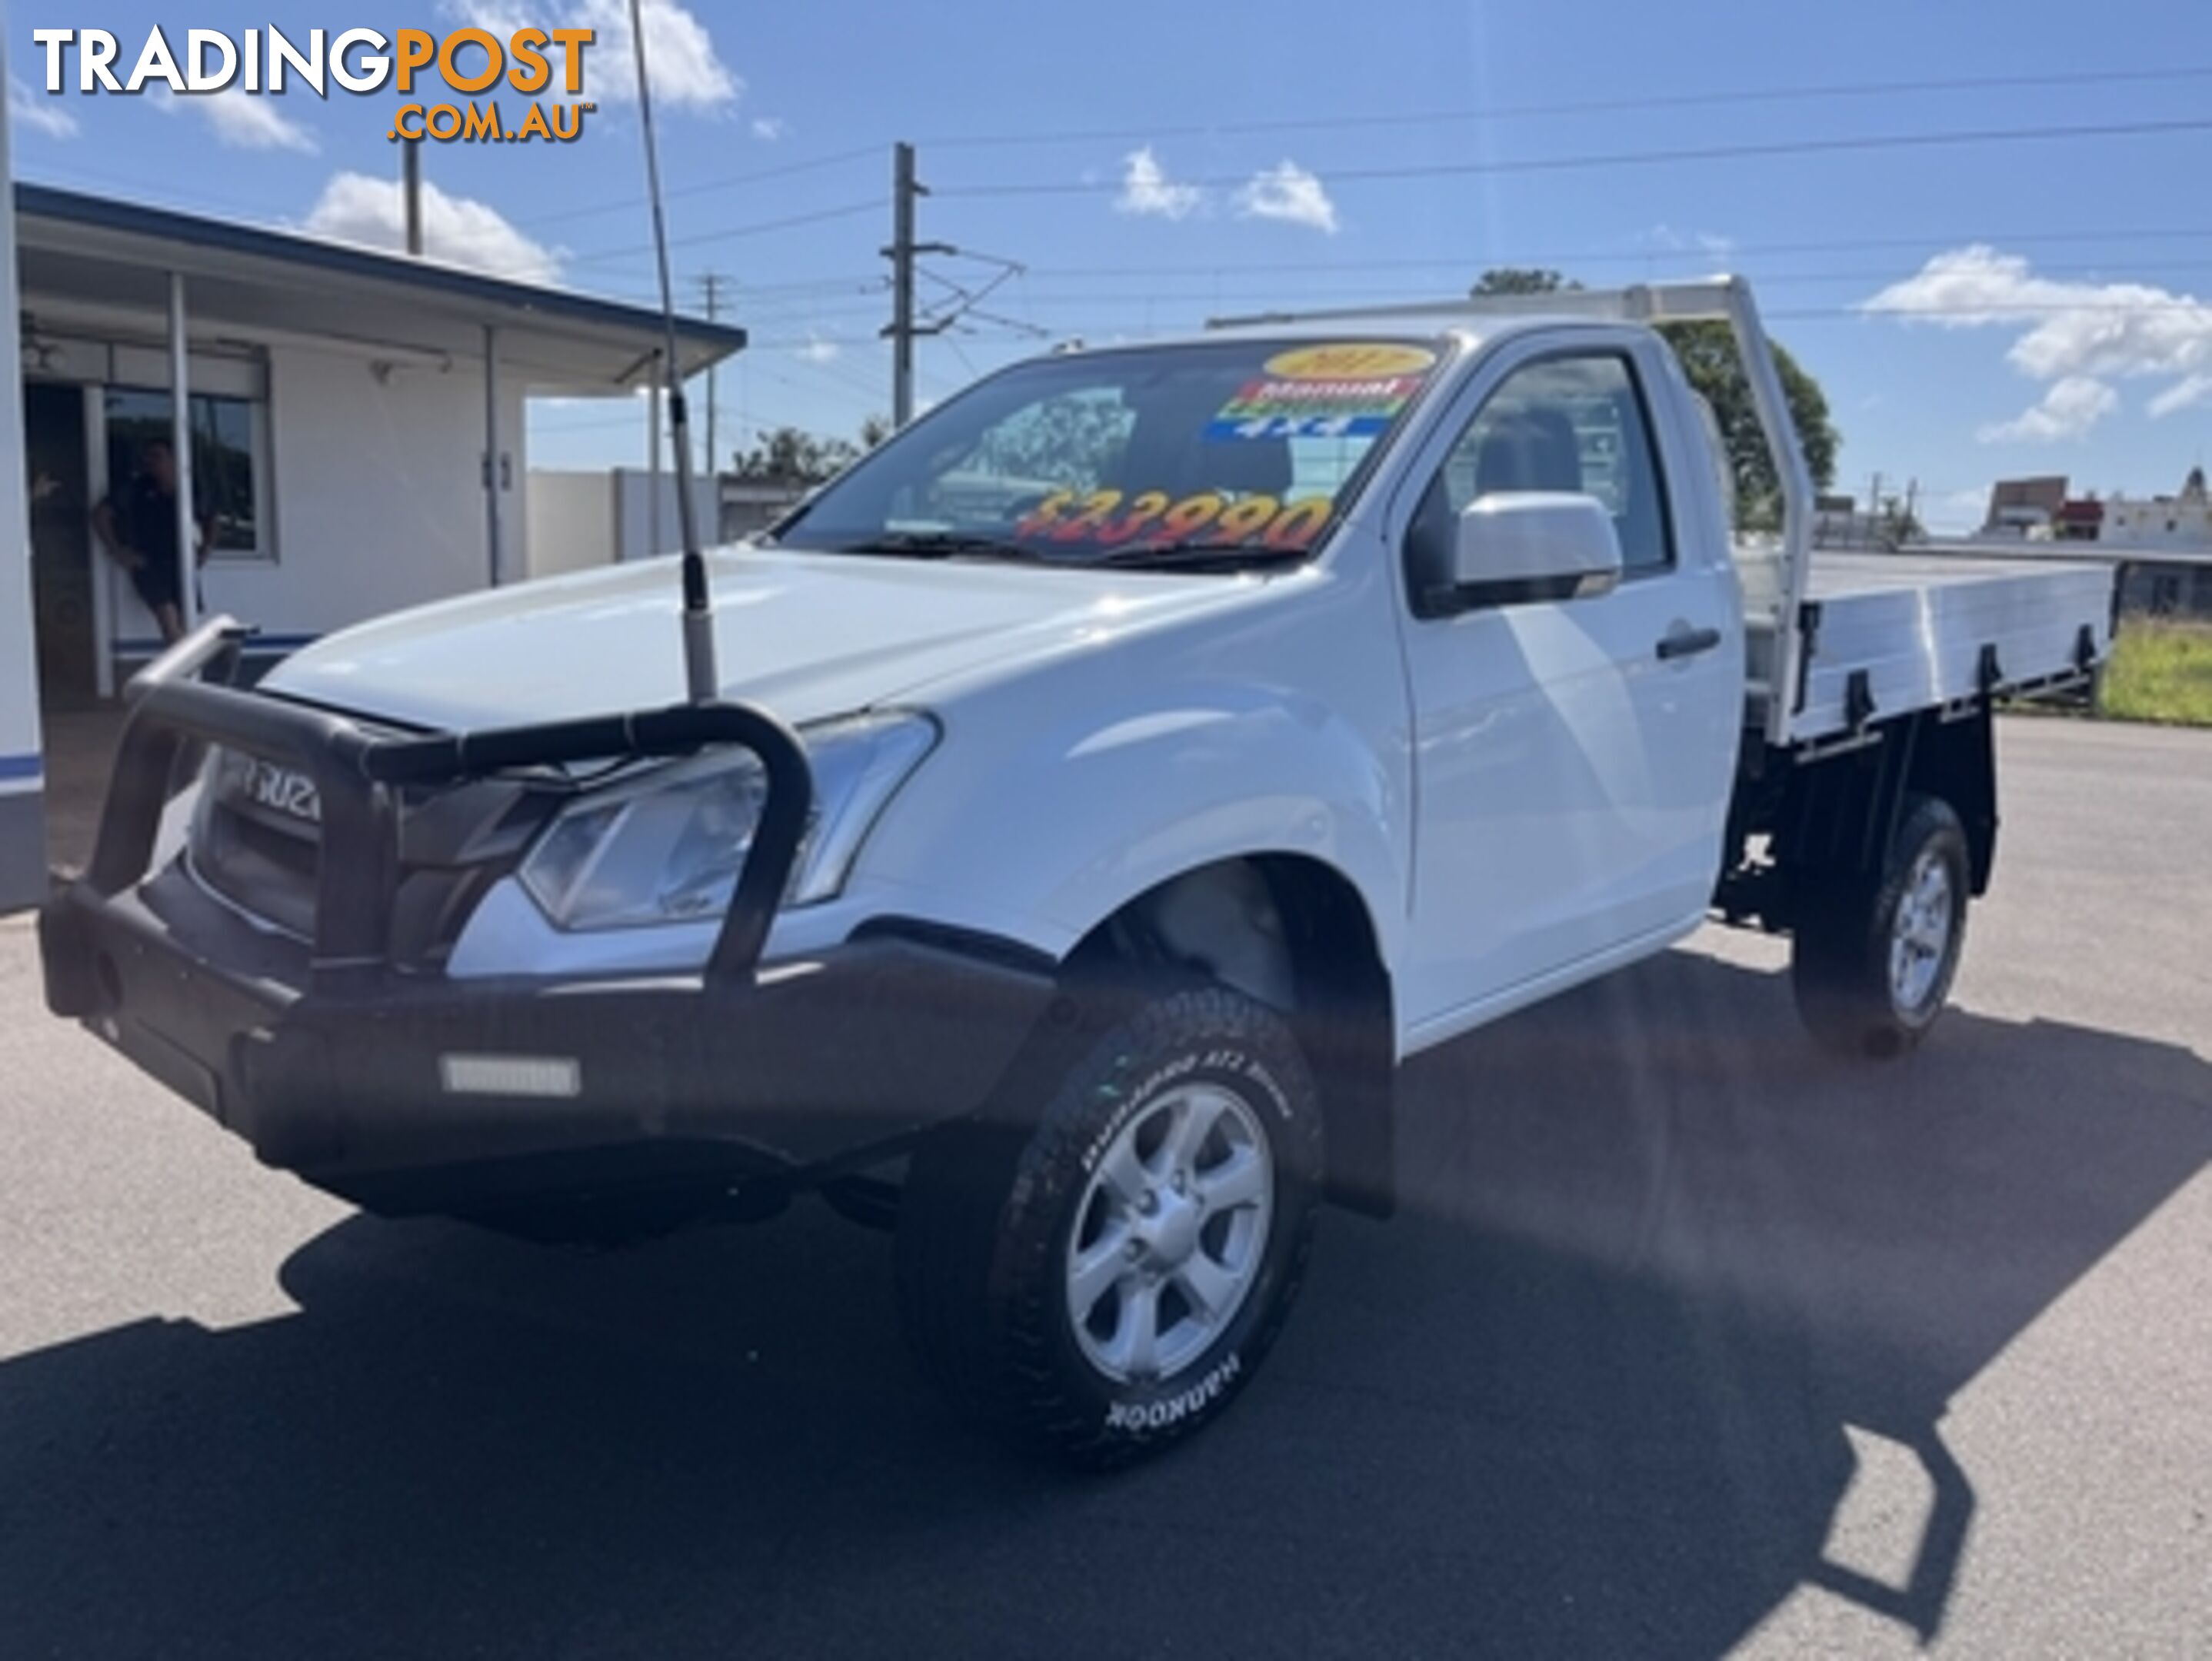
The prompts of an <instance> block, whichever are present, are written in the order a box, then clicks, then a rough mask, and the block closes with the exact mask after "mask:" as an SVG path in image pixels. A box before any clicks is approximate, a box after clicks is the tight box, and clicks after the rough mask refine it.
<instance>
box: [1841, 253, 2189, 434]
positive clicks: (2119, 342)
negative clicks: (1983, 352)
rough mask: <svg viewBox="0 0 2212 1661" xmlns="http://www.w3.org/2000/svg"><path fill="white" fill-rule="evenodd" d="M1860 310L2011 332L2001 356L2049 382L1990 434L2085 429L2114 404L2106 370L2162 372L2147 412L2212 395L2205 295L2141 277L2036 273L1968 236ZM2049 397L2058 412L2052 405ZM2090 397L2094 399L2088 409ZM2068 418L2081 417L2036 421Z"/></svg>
mask: <svg viewBox="0 0 2212 1661" xmlns="http://www.w3.org/2000/svg"><path fill="white" fill-rule="evenodd" d="M1861 309H1863V310H1864V311H1867V312H1872V313H1875V314H1877V315H1881V316H1887V317H1893V318H1899V319H1901V320H1903V321H1905V322H1906V323H1925V324H1935V325H1936V326H1937V327H1939V328H1945V329H2006V330H2013V331H2015V336H2014V339H2013V343H2012V344H2011V345H2010V346H2009V347H2008V348H2007V349H2006V352H2005V355H2006V357H2007V359H2008V360H2009V361H2010V362H2011V363H2012V365H2013V367H2015V368H2016V369H2018V370H2019V371H2020V372H2021V373H2022V374H2025V375H2027V376H2028V377H2030V378H2031V379H2035V380H2040V381H2049V382H2051V383H2054V384H2053V385H2052V386H2051V391H2050V392H2049V393H2048V394H2047V395H2046V396H2045V399H2044V402H2043V403H2042V404H2039V405H2038V406H2037V407H2036V408H2035V409H2031V410H2029V411H2028V412H2027V414H2025V415H2021V417H2019V418H2018V419H2017V420H2016V421H2007V422H2002V423H2000V424H1999V425H1998V426H1996V427H1991V428H1989V429H1987V431H1988V432H1989V433H1998V434H2001V435H2003V436H2008V437H2057V436H2070V435H2071V433H2073V432H2077V431H2086V430H2087V427H2088V426H2089V425H2090V424H2092V423H2093V422H2094V421H2098V420H2100V419H2101V418H2102V417H2103V416H2104V415H2106V414H2109V413H2110V412H2111V410H2112V409H2113V408H2114V407H2116V404H2117V395H2116V394H2113V393H2112V390H2111V389H2110V388H2109V387H2102V381H2103V380H2106V379H2166V380H2168V381H2170V382H2171V383H2172V384H2171V385H2168V386H2167V387H2166V389H2165V390H2164V391H2160V392H2159V393H2157V394H2156V395H2155V396H2154V397H2152V398H2151V400H2150V401H2149V404H2148V408H2149V410H2150V413H2151V414H2153V415H2171V414H2172V412H2173V411H2174V410H2176V409H2183V408H2185V407H2187V406H2188V405H2190V404H2191V403H2197V401H2199V400H2200V399H2203V398H2204V397H2207V396H2212V303H2207V302H2206V301H2203V300H2198V299H2197V298H2196V296H2194V295H2193V294H2179V293H2176V292H2175V291H2174V290H2172V289H2169V288H2157V287H2154V286H2153V285H2151V284H2148V283H2142V282H2062V281H2059V280H2057V279H2055V278H2051V277H2042V276H2036V275H2035V273H2034V272H2033V270H2032V269H2031V268H2030V267H2029V265H2028V263H2027V260H2025V259H2023V258H2021V257H2020V256H2019V255H2017V254H2005V253H2000V252H1997V250H1996V249H1995V248H1992V247H1990V246H1987V245H1985V244H1981V243H1976V244H1974V245H1972V246H1968V247H1964V248H1957V249H1954V250H1952V251H1950V252H1948V253H1941V254H1937V255H1936V257H1935V258H1932V259H1930V260H1929V262H1928V263H1927V264H1925V265H1923V266H1922V267H1921V269H1920V270H1918V271H1917V273H1915V274H1914V275H1913V276H1910V277H1907V278H1905V280H1904V281H1903V282H1894V283H1892V284H1891V285H1890V286H1889V287H1888V288H1884V289H1883V290H1882V291H1881V293H1880V294H1875V296H1874V297H1873V298H1872V299H1870V300H1867V301H1865V302H1864V304H1863V306H1862V308H1861ZM2069 384H2070V386H2071V390H2070V391H2068V392H2067V393H2066V396H2065V398H2064V399H2063V400H2061V399H2060V392H2061V389H2062V388H2066V387H2068V386H2069ZM2090 386H2100V387H2102V390H2103V391H2104V392H2105V394H2106V397H2105V400H2103V401H2101V402H2100V401H2099V400H2095V399H2093V397H2091V395H2090V394H2089V392H2088V391H2087V390H2085V389H2086V388H2087V387H2090ZM2054 401H2057V402H2059V403H2063V405H2064V408H2065V412H2066V413H2063V414H2062V413H2060V412H2059V411H2057V409H2054V408H2053V407H2052V406H2053V405H2054ZM2093 403H2099V404H2100V407H2097V408H2095V409H2094V410H2093V413H2092V409H2091V406H2092V404H2093ZM2084 415H2086V416H2087V419H2086V420H2083V419H2082V417H2083V416H2084ZM2069 421H2079V422H2080V425H2079V426H2078V427H2068V430H2067V431H2066V432H2064V433H2060V432H2056V431H2046V430H2045V429H2046V427H2049V426H2051V425H2052V424H2054V423H2055V424H2056V425H2057V426H2058V427H2067V423H2068V422H2069Z"/></svg>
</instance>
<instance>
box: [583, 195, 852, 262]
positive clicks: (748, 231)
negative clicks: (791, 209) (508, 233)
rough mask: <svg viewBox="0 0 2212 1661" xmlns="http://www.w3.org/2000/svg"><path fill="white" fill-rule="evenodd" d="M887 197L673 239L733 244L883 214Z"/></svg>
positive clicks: (613, 252) (602, 257) (594, 257)
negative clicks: (861, 216)
mask: <svg viewBox="0 0 2212 1661" xmlns="http://www.w3.org/2000/svg"><path fill="white" fill-rule="evenodd" d="M883 206H884V198H883V197H876V198H874V199H873V200H872V201H869V202H848V203H844V204H843V205H842V206H841V207H836V208H821V209H816V210H815V211H814V212H812V213H806V214H789V215H785V216H784V217H783V218H781V219H763V220H760V221H756V222H754V223H752V224H750V225H732V226H729V227H726V228H724V229H722V230H719V231H702V232H701V233H698V234H696V235H695V236H680V237H672V238H671V239H669V244H668V246H670V247H671V248H696V247H700V246H703V245H705V244H707V243H710V242H729V241H733V240H735V239H737V238H739V237H748V236H765V235H767V234H768V233H769V232H771V231H787V230H791V229H793V227H797V226H800V225H818V224H821V223H823V221H827V220H832V219H850V218H853V217H854V216H855V215H860V214H872V213H879V212H881V211H882V209H883ZM650 254H651V250H649V249H644V248H635V247H624V248H606V249H602V250H600V251H599V252H597V253H585V254H571V255H569V256H568V258H567V261H566V263H567V264H570V265H603V264H606V263H607V262H608V261H610V260H623V259H641V258H649V257H650Z"/></svg>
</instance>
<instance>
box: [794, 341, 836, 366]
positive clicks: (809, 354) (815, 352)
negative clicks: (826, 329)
mask: <svg viewBox="0 0 2212 1661" xmlns="http://www.w3.org/2000/svg"><path fill="white" fill-rule="evenodd" d="M842 350H843V349H842V347H840V346H839V345H838V344H837V343H836V341H834V340H823V338H822V337H821V336H819V335H809V336H807V337H806V344H805V345H804V346H801V347H799V348H797V349H796V353H797V355H798V356H799V357H801V358H804V359H805V361H807V362H809V363H835V362H836V361H837V359H838V356H839V355H840V354H841V353H842Z"/></svg>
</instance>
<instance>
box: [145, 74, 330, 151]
mask: <svg viewBox="0 0 2212 1661" xmlns="http://www.w3.org/2000/svg"><path fill="white" fill-rule="evenodd" d="M149 95H150V96H151V97H152V99H153V100H154V107H155V109H157V110H159V111H161V113H162V114H164V115H175V114H177V113H178V112H179V111H183V112H188V113H190V114H192V115H197V116H198V117H200V118H202V119H203V120H204V121H205V122H206V123H207V124H208V125H209V127H210V128H211V129H213V130H214V132H215V136H216V142H219V143H222V144H227V145H228V146H229V147H230V148H231V149H234V150H297V151H298V152H299V153H300V154H301V155H314V154H315V153H316V152H318V151H319V150H320V149H322V146H321V145H320V144H319V143H317V142H315V136H314V134H313V133H311V132H309V131H308V130H307V128H306V127H304V126H302V125H301V124H300V123H299V122H297V121H295V120H294V119H293V118H291V117H290V116H289V115H287V114H285V113H284V112H283V110H282V109H280V108H278V107H277V103H276V99H274V98H273V97H271V96H270V94H267V93H250V92H247V91H246V90H245V89H244V88H241V87H238V86H231V87H227V88H224V89H223V90H222V91H221V92H215V93H173V92H171V91H169V90H168V89H167V88H155V90H154V92H153V93H152V94H149Z"/></svg>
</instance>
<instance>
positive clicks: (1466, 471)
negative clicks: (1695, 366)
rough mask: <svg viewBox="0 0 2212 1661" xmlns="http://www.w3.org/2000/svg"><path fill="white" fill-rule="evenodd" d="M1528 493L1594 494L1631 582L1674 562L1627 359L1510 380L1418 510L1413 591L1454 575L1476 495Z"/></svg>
mask: <svg viewBox="0 0 2212 1661" xmlns="http://www.w3.org/2000/svg"><path fill="white" fill-rule="evenodd" d="M1528 490H1564V491H1575V492H1579V493H1581V494H1585V495H1590V496H1595V498H1597V500H1598V501H1599V502H1600V503H1601V505H1602V506H1604V508H1605V511H1606V512H1607V513H1608V514H1610V515H1611V516H1612V518H1613V531H1614V533H1615V534H1616V535H1617V536H1619V537H1620V559H1621V567H1622V576H1623V578H1624V579H1630V580H1632V579H1635V578H1638V577H1640V576H1648V575H1650V574H1651V573H1654V572H1658V571H1664V570H1666V569H1668V567H1671V566H1672V565H1673V564H1674V536H1673V533H1672V530H1671V529H1670V527H1669V525H1668V512H1667V500H1666V494H1665V490H1664V488H1663V485H1662V479H1661V474H1660V470H1659V460H1658V455H1657V452H1656V450H1655V449H1654V447H1653V445H1652V440H1651V427H1650V421H1648V420H1647V419H1646V418H1645V415H1644V396H1643V393H1642V391H1641V390H1640V389H1639V388H1638V385H1637V380H1636V372H1635V370H1634V368H1633V367H1632V366H1631V365H1630V363H1629V361H1628V360H1627V359H1626V357H1624V356H1622V355H1620V354H1619V353H1614V352H1605V353H1587V354H1581V355H1573V356H1563V357H1550V358H1543V359H1541V360H1539V361H1536V362H1534V363H1531V364H1528V365H1525V366H1524V367H1522V368H1519V369H1516V370H1515V371H1514V372H1513V373H1511V374H1510V375H1508V376H1507V377H1506V378H1505V379H1504V382H1503V383H1501V384H1500V385H1499V386H1498V389H1497V391H1494V392H1492V394H1491V395H1490V397H1489V398H1488V399H1487V400H1486V401H1485V403H1483V406H1482V408H1481V409H1479V410H1478V411H1476V412H1475V415H1474V419H1473V420H1472V421H1469V422H1468V425H1467V427H1466V430H1465V431H1464V432H1462V433H1461V434H1460V436H1459V440H1458V442H1457V443H1455V444H1454V445H1453V446H1452V448H1451V453H1450V454H1449V455H1448V456H1447V457H1445V458H1444V462H1443V466H1442V467H1440V468H1438V469H1437V476H1436V477H1435V478H1434V479H1432V480H1431V482H1430V484H1429V488H1428V489H1427V490H1426V491H1425V492H1424V493H1423V494H1422V497H1421V503H1420V506H1419V508H1417V509H1416V510H1415V512H1414V515H1413V525H1412V527H1411V529H1410V530H1408V532H1407V549H1406V554H1407V562H1408V566H1409V568H1410V571H1411V573H1412V576H1413V592H1414V593H1416V594H1420V593H1425V592H1427V591H1430V589H1431V588H1432V587H1433V586H1434V585H1437V583H1439V582H1442V581H1443V580H1445V579H1447V578H1448V575H1449V572H1450V569H1451V563H1452V550H1453V545H1454V543H1455V540H1456V538H1457V536H1458V524H1459V516H1460V513H1461V512H1462V510H1464V509H1465V508H1466V507H1467V506H1468V505H1469V504H1471V503H1472V502H1474V500H1477V499H1478V498H1479V497H1482V496H1486V495H1491V494H1498V493H1502V492H1507V491H1528Z"/></svg>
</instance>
